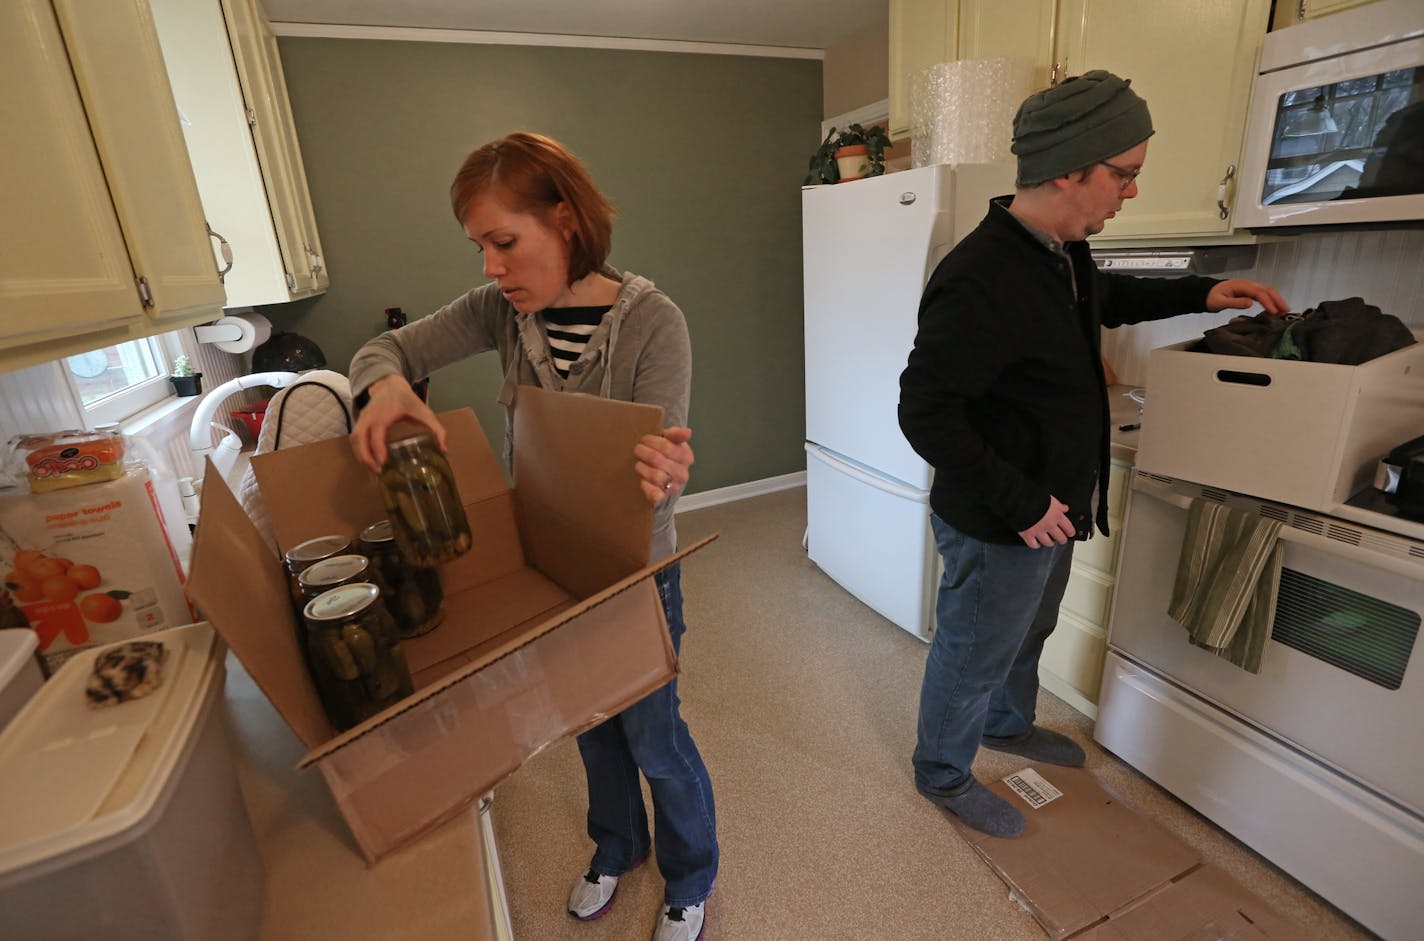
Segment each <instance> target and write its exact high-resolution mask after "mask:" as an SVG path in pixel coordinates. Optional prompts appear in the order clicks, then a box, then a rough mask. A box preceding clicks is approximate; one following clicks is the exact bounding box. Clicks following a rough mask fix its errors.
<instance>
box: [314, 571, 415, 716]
mask: <svg viewBox="0 0 1424 941" xmlns="http://www.w3.org/2000/svg"><path fill="white" fill-rule="evenodd" d="M380 597H381V590H380V589H379V588H377V587H376V586H375V585H374V584H372V583H370V582H356V583H354V584H350V585H342V586H341V587H339V588H333V589H331V590H329V591H325V592H322V593H321V594H320V595H317V596H316V597H315V598H313V599H312V600H311V601H309V602H307V605H306V607H305V608H304V609H303V611H302V617H303V622H304V623H305V625H306V640H307V647H308V649H309V651H310V653H311V663H312V670H313V672H314V673H316V674H317V675H318V677H320V679H317V682H316V687H317V690H318V692H319V693H321V694H322V696H321V698H322V705H323V706H324V707H325V708H326V713H327V717H328V718H329V719H331V723H332V725H334V726H336V727H337V728H338V729H349V728H351V727H352V726H353V725H358V724H360V723H361V722H364V721H365V720H366V719H369V718H370V717H371V716H373V715H375V714H376V713H378V712H380V711H381V710H382V709H385V708H386V707H387V706H390V705H392V704H393V703H396V702H399V701H400V700H401V699H403V698H405V697H406V696H409V695H410V694H411V693H412V692H413V691H414V687H413V686H412V684H411V681H410V669H409V667H407V666H406V662H405V653H404V651H402V650H401V644H400V635H399V634H398V633H397V632H396V630H395V625H394V624H393V623H392V622H391V620H390V618H389V616H388V615H387V614H386V612H385V609H384V607H383V606H382V605H381V604H379V601H380ZM323 690H326V691H327V692H324V693H323V692H322V691H323Z"/></svg>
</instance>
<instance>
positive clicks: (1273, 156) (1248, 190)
mask: <svg viewBox="0 0 1424 941" xmlns="http://www.w3.org/2000/svg"><path fill="white" fill-rule="evenodd" d="M1410 219H1424V3H1421V2H1420V0H1378V2H1375V3H1371V4H1368V5H1366V6H1364V7H1361V8H1360V9H1357V10H1347V11H1345V12H1343V13H1337V14H1334V15H1331V16H1325V17H1321V18H1320V19H1318V20H1315V21H1312V22H1309V23H1302V24H1300V25H1298V26H1291V27H1288V28H1286V29H1281V30H1276V31H1275V32H1271V33H1268V34H1267V35H1266V38H1265V40H1264V42H1263V44H1262V47H1261V64H1260V72H1259V74H1258V75H1257V76H1256V82H1255V87H1254V91H1253V93H1252V97H1251V110H1250V116H1249V118H1248V120H1247V126H1246V143H1245V148H1244V151H1243V154H1242V159H1241V172H1240V174H1239V181H1238V183H1237V189H1236V204H1235V210H1234V215H1233V222H1234V224H1235V225H1237V226H1238V227H1241V228H1258V227H1264V226H1304V225H1322V224H1339V223H1379V222H1390V221H1396V220H1410Z"/></svg>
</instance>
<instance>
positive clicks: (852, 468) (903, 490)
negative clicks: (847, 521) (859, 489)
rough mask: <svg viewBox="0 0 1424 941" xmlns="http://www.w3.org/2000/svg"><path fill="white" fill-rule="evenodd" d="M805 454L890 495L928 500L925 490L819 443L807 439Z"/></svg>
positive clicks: (923, 501)
mask: <svg viewBox="0 0 1424 941" xmlns="http://www.w3.org/2000/svg"><path fill="white" fill-rule="evenodd" d="M806 455H807V456H808V457H811V458H814V459H815V460H818V461H820V462H821V463H822V464H826V465H828V466H829V467H830V468H831V469H832V470H834V471H838V472H839V473H842V474H844V475H846V476H847V477H849V478H851V479H852V480H857V481H859V482H860V483H863V484H865V485H867V486H870V487H874V488H875V489H876V490H880V491H882V492H884V493H888V494H890V495H891V496H892V497H899V498H900V499H902V500H911V501H913V502H915V503H926V502H928V499H929V495H928V494H927V493H926V492H925V491H923V490H920V489H918V488H917V487H911V486H908V485H907V484H902V483H900V482H899V481H896V480H892V479H890V478H889V477H882V476H880V475H879V474H872V473H870V472H869V471H867V470H864V469H862V468H860V467H857V466H856V465H854V464H852V463H850V462H849V461H846V460H843V459H842V458H840V457H838V456H837V455H836V454H835V453H834V452H831V451H828V450H826V449H825V448H823V447H821V446H820V445H819V444H812V443H811V442H809V441H808V442H806Z"/></svg>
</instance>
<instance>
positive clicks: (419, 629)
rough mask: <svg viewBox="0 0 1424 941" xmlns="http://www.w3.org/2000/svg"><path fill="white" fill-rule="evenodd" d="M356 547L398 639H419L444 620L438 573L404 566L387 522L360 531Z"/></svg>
mask: <svg viewBox="0 0 1424 941" xmlns="http://www.w3.org/2000/svg"><path fill="white" fill-rule="evenodd" d="M358 545H359V546H360V549H361V551H362V552H364V553H365V554H366V555H367V556H369V557H370V559H371V563H372V566H373V569H372V575H373V577H372V578H371V581H374V582H375V583H376V584H377V585H379V586H380V588H381V597H382V598H384V599H385V602H386V610H387V611H389V612H390V613H391V617H393V618H395V622H396V627H397V628H398V629H399V630H400V635H401V637H403V638H406V637H419V636H420V635H421V634H425V633H427V632H429V631H431V630H434V629H435V627H436V626H437V625H439V623H440V621H441V620H442V619H443V618H444V617H445V611H444V609H443V608H441V607H440V605H441V603H442V602H444V600H445V592H444V590H443V589H441V587H440V574H439V572H437V571H436V570H435V569H432V568H417V567H416V566H413V565H409V564H407V563H406V561H405V559H403V558H402V557H401V552H400V547H399V546H397V545H396V540H395V533H394V527H392V526H391V521H390V520H381V521H380V522H379V523H372V524H371V525H370V526H367V527H366V528H365V529H363V530H361V538H360V541H359V543H358Z"/></svg>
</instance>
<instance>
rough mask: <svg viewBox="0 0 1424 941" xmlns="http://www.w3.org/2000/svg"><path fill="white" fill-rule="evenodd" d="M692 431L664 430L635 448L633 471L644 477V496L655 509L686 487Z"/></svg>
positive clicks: (642, 480) (689, 465) (640, 481)
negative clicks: (689, 442) (689, 441)
mask: <svg viewBox="0 0 1424 941" xmlns="http://www.w3.org/2000/svg"><path fill="white" fill-rule="evenodd" d="M691 438H692V429H691V428H676V427H674V428H664V429H663V433H662V434H660V435H643V439H642V440H641V441H639V442H638V443H637V444H635V445H634V446H633V457H635V458H636V459H637V463H635V464H634V465H633V469H634V470H636V471H637V472H638V476H639V477H640V478H642V479H641V480H639V481H638V483H639V484H641V485H642V487H643V495H644V496H645V497H647V498H648V502H649V503H651V504H652V505H653V506H657V505H658V504H659V503H662V502H663V501H664V500H666V499H667V498H668V497H670V496H672V495H673V494H674V493H677V492H678V491H680V490H681V489H682V488H683V487H685V486H687V479H688V476H689V473H690V468H691V467H692V461H693V456H692V446H691V445H690V444H688V443H687V442H688V440H689V439H691Z"/></svg>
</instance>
